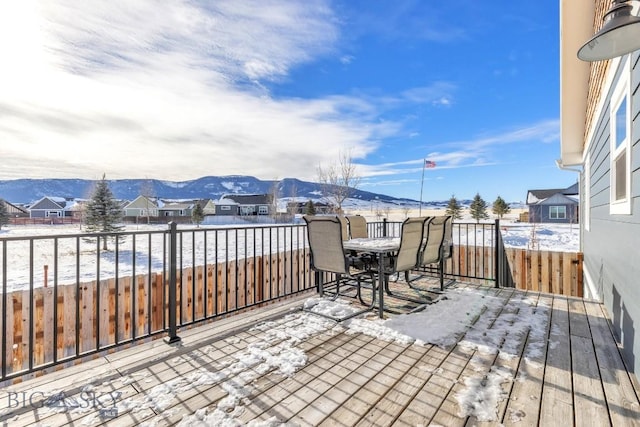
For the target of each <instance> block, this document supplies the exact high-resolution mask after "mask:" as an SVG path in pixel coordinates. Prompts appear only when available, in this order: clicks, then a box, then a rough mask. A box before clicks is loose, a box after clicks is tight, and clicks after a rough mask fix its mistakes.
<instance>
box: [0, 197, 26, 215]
mask: <svg viewBox="0 0 640 427" xmlns="http://www.w3.org/2000/svg"><path fill="white" fill-rule="evenodd" d="M0 203H1V204H3V205H4V206H5V208H7V213H8V214H9V216H10V217H11V218H25V217H28V216H29V211H28V210H26V209H24V208H21V207H19V206H16V205H14V204H12V203H9V202H7V201H6V200H2V199H0Z"/></svg>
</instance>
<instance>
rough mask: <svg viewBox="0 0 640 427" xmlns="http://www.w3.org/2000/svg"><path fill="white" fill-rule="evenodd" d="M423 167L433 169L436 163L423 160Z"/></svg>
mask: <svg viewBox="0 0 640 427" xmlns="http://www.w3.org/2000/svg"><path fill="white" fill-rule="evenodd" d="M424 167H425V168H435V167H436V162H434V161H431V160H425V161H424Z"/></svg>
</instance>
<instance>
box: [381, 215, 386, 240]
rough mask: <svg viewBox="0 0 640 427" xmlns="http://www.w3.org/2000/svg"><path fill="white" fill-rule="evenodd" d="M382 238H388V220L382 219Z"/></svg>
mask: <svg viewBox="0 0 640 427" xmlns="http://www.w3.org/2000/svg"><path fill="white" fill-rule="evenodd" d="M382 237H387V218H382Z"/></svg>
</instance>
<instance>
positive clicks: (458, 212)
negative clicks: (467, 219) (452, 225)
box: [446, 194, 462, 219]
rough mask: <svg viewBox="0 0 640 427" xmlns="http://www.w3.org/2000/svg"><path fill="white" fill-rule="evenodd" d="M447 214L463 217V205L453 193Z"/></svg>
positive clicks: (454, 217)
mask: <svg viewBox="0 0 640 427" xmlns="http://www.w3.org/2000/svg"><path fill="white" fill-rule="evenodd" d="M446 214H447V215H451V216H452V217H453V219H462V206H460V203H458V199H456V196H455V195H453V194H452V195H451V198H450V199H449V204H447V210H446Z"/></svg>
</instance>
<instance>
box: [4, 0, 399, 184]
mask: <svg viewBox="0 0 640 427" xmlns="http://www.w3.org/2000/svg"><path fill="white" fill-rule="evenodd" d="M339 30H340V29H339V27H338V23H337V20H336V18H335V17H334V16H333V13H332V11H331V9H330V8H329V7H328V5H327V4H326V2H325V1H323V0H316V1H306V2H297V1H286V0H271V1H263V0H260V1H258V0H255V1H243V2H236V1H233V0H230V1H216V2H202V3H197V2H196V3H194V2H186V1H176V2H170V3H162V4H158V3H157V2H155V1H151V0H144V1H142V0H140V1H136V2H133V3H132V2H128V1H111V2H108V3H104V2H101V1H85V2H74V1H70V0H69V1H65V0H59V1H49V2H46V3H40V2H35V1H21V2H11V3H3V4H2V5H1V6H0V51H2V52H6V55H5V56H6V57H5V58H4V60H3V67H2V68H1V69H0V93H2V94H3V96H2V99H0V112H1V113H2V114H1V117H2V119H1V120H0V138H1V139H2V140H3V141H5V142H6V143H4V144H3V147H2V150H1V151H2V152H1V153H0V154H1V155H2V158H3V159H11V160H12V167H11V168H10V169H9V168H3V173H2V176H0V179H10V178H22V177H34V178H35V177H89V178H95V177H97V176H100V175H101V174H102V172H106V174H107V176H108V177H109V178H111V179H115V178H125V177H130V178H134V177H148V176H158V177H162V178H163V179H172V180H184V179H191V178H195V177H199V176H203V175H224V174H242V173H248V174H249V173H250V174H253V175H256V176H259V177H263V178H273V177H275V176H281V175H282V174H283V173H284V172H283V171H287V175H289V176H297V177H300V178H303V179H304V178H307V179H310V178H313V176H314V174H315V169H316V166H317V164H318V163H320V162H324V161H327V160H330V159H332V158H335V157H336V156H337V154H338V153H339V152H340V151H341V150H343V149H345V148H349V149H351V150H352V153H353V155H354V156H355V157H364V156H365V155H367V154H368V153H370V152H371V151H373V150H375V149H376V145H375V144H374V143H372V141H374V140H377V139H378V138H380V137H384V136H385V135H389V134H393V133H394V132H396V131H397V129H398V125H397V124H395V123H392V122H385V123H378V122H377V121H376V120H375V117H376V111H375V108H374V107H373V106H372V104H371V102H370V101H367V100H364V99H361V98H357V97H346V96H333V97H326V98H324V99H315V100H303V99H285V100H282V99H275V98H274V97H272V96H271V95H270V94H269V93H268V91H266V90H265V89H264V84H265V83H267V82H270V81H277V80H278V79H282V78H286V76H287V74H288V73H289V72H290V70H291V68H292V67H295V66H297V65H299V64H302V63H305V62H309V61H313V60H316V59H317V58H319V57H322V56H324V55H331V54H334V53H335V52H334V50H335V45H336V42H337V39H338V37H339ZM5 64H6V65H5ZM43 159H46V161H43Z"/></svg>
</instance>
